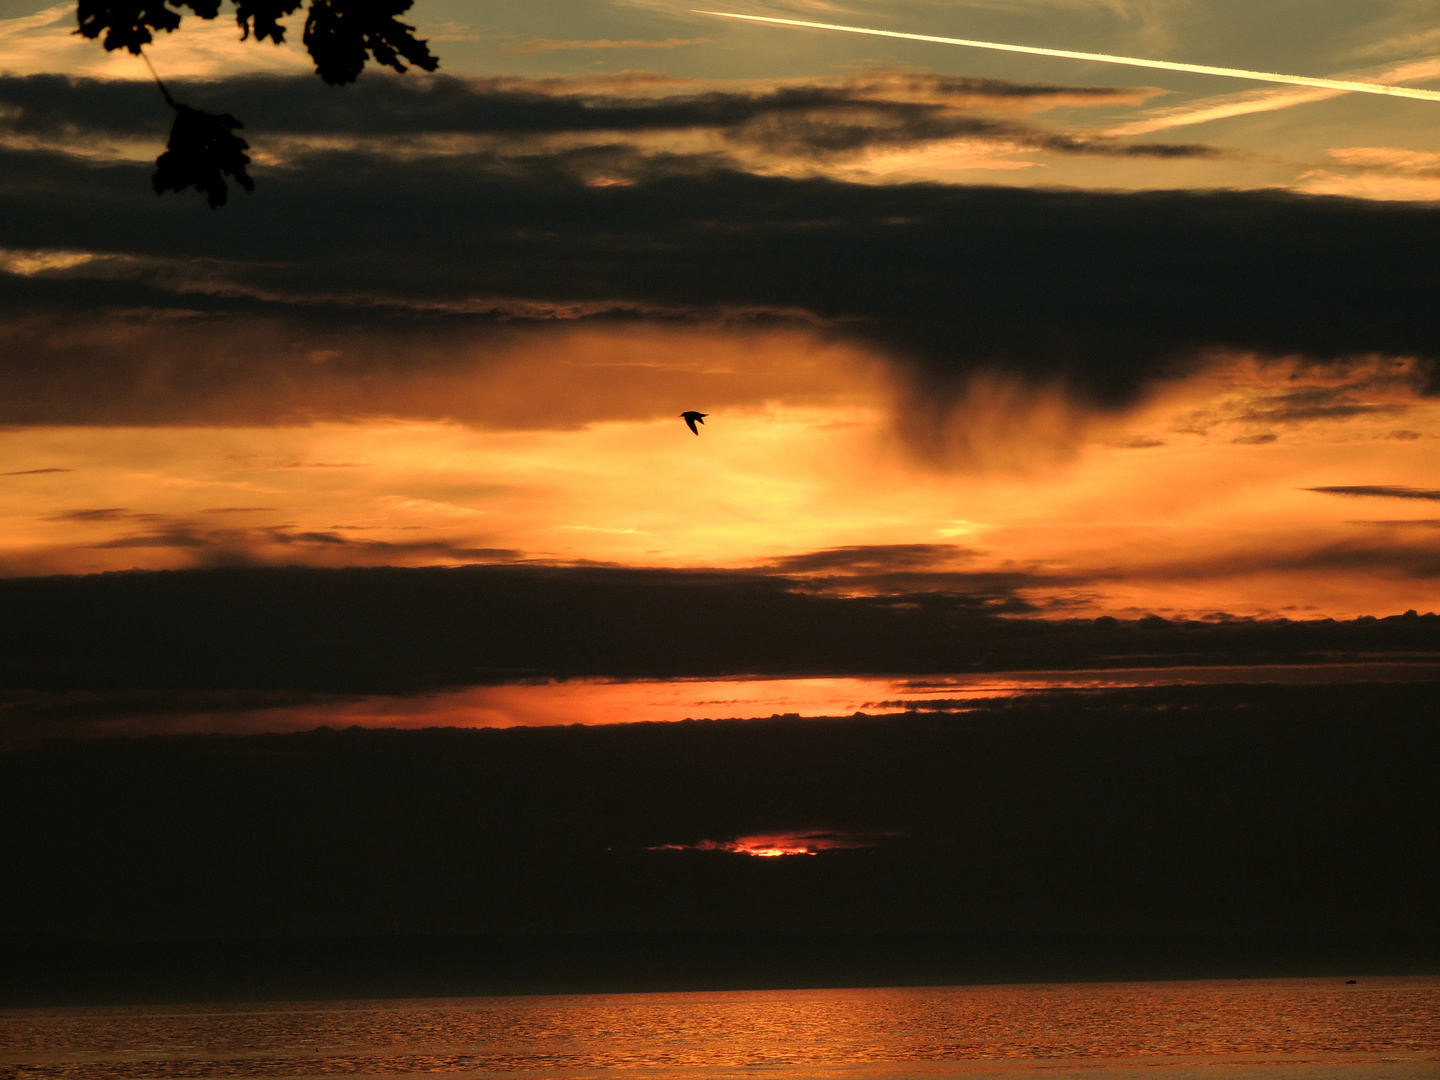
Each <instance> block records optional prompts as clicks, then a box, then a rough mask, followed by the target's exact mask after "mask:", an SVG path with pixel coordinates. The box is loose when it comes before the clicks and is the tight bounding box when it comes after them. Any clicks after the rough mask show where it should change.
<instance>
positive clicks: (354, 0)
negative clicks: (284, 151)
mask: <svg viewBox="0 0 1440 1080" xmlns="http://www.w3.org/2000/svg"><path fill="white" fill-rule="evenodd" d="M412 2H413V0H312V2H311V4H310V10H309V11H308V12H307V13H306V17H305V29H304V33H303V38H302V40H303V41H304V43H305V48H306V49H307V50H308V51H309V53H310V57H311V59H312V60H314V61H315V72H316V74H318V75H319V76H320V78H322V79H323V80H325V82H327V83H329V84H330V85H332V86H344V85H346V84H347V83H352V82H354V81H355V80H356V79H357V78H358V77H359V75H360V72H361V71H363V70H364V68H365V64H366V62H367V61H368V60H370V59H374V60H375V62H376V63H378V64H382V65H384V66H385V67H389V68H393V69H394V70H395V71H397V72H401V73H404V72H405V71H408V70H409V69H408V68H407V66H406V61H408V62H409V63H410V64H413V65H414V66H416V67H418V68H420V69H422V70H424V71H434V70H436V68H438V67H439V66H440V62H439V60H437V59H436V58H435V57H434V56H433V55H431V53H430V49H429V47H428V46H427V44H426V42H425V41H424V40H423V39H420V38H417V37H416V36H415V27H413V26H410V25H409V24H407V23H403V22H401V21H400V20H399V18H398V16H400V15H402V14H404V13H405V12H406V11H408V10H409V8H410V6H411V3H412ZM181 7H185V8H189V9H190V10H191V11H193V12H194V13H195V14H196V15H198V16H199V17H200V18H202V19H214V18H216V17H217V16H218V15H219V14H220V2H219V0H176V3H175V4H174V6H171V4H170V3H167V2H166V0H159V2H157V0H79V3H78V4H77V6H76V12H75V14H76V19H77V21H78V23H79V31H78V33H80V34H81V35H83V36H85V37H87V38H91V39H97V38H101V37H102V36H103V39H104V40H103V44H104V46H105V48H106V49H107V50H111V51H113V50H115V49H127V50H129V51H130V52H132V53H134V54H135V55H136V56H142V57H143V56H144V53H143V49H144V46H146V45H148V44H150V43H151V42H152V41H154V40H155V33H156V32H160V31H163V32H165V33H167V34H168V33H171V32H173V31H175V30H177V29H179V27H180V20H181V18H182V16H181V13H180V11H179V10H177V9H178V8H181ZM299 7H300V0H236V3H235V21H236V23H237V24H238V25H239V27H240V38H241V40H242V41H244V40H248V39H249V38H250V37H251V35H254V37H255V38H256V40H258V41H264V40H265V39H267V38H268V39H270V40H271V41H273V42H274V43H275V44H276V45H279V44H282V43H283V42H284V40H285V29H286V28H285V27H284V26H283V25H282V24H281V21H280V20H281V19H283V18H285V17H286V16H288V15H292V14H294V13H295V12H296V11H297V10H298V9H299ZM147 63H148V60H147ZM152 73H153V69H152ZM155 81H156V82H157V83H158V84H159V85H160V92H161V93H162V94H163V95H164V97H165V101H166V103H167V104H168V105H169V106H170V107H171V108H172V109H173V110H174V111H175V122H174V124H173V125H172V126H171V129H170V139H169V142H168V143H167V145H166V149H165V152H164V153H163V154H161V155H160V157H159V158H157V159H156V162H155V165H156V169H155V176H154V185H155V192H156V194H164V193H165V192H166V191H183V190H185V189H186V188H189V187H193V188H195V189H196V190H197V191H200V192H203V193H204V194H205V195H206V196H207V198H208V200H209V202H210V207H211V209H214V208H216V207H220V206H223V205H225V201H226V198H227V197H228V195H229V185H228V184H227V183H226V181H225V177H226V176H229V177H231V178H232V179H234V180H235V182H236V183H238V184H239V185H240V186H241V187H243V188H244V189H245V190H246V191H253V190H254V189H255V182H254V180H252V179H251V178H250V175H249V174H248V173H247V172H246V170H245V167H246V166H247V165H249V164H250V158H249V157H248V156H247V155H246V153H245V151H246V150H248V149H249V144H248V143H246V142H245V140H244V139H242V138H240V137H239V136H238V135H236V134H235V133H234V132H235V129H237V128H240V127H242V126H243V125H242V124H241V122H240V121H239V120H237V119H236V118H235V117H233V116H231V115H230V114H228V113H208V112H204V111H203V110H201V109H195V108H192V107H190V106H188V105H184V104H181V103H180V102H177V101H175V100H174V99H173V98H172V97H171V96H170V93H169V91H167V90H166V89H165V84H164V83H163V82H161V81H160V78H159V76H158V75H157V76H156V78H155Z"/></svg>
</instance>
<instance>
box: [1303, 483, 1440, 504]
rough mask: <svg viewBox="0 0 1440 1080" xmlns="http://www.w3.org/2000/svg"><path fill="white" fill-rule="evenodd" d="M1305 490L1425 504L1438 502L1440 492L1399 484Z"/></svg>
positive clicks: (1351, 485)
mask: <svg viewBox="0 0 1440 1080" xmlns="http://www.w3.org/2000/svg"><path fill="white" fill-rule="evenodd" d="M1305 490H1306V491H1318V492H1320V493H1321V494H1324V495H1344V496H1347V497H1349V498H1383V499H1421V500H1424V501H1426V502H1435V501H1437V500H1440V491H1435V490H1430V489H1428V488H1415V487H1405V486H1404V485H1401V484H1332V485H1329V486H1326V487H1313V488H1306V489H1305Z"/></svg>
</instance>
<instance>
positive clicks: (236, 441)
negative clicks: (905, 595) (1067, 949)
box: [0, 0, 1440, 618]
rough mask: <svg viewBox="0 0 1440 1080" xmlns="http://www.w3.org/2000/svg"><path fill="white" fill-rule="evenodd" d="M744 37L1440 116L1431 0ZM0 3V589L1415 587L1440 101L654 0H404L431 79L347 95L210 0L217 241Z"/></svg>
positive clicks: (1136, 0) (115, 59) (96, 85)
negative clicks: (316, 585) (538, 576)
mask: <svg viewBox="0 0 1440 1080" xmlns="http://www.w3.org/2000/svg"><path fill="white" fill-rule="evenodd" d="M722 7H724V5H722ZM730 7H731V8H734V9H735V10H737V11H743V12H748V13H760V14H773V15H778V16H781V17H791V18H800V19H820V20H822V21H833V22H843V23H848V24H852V25H862V26H873V27H877V28H884V29H896V30H902V31H908V32H916V33H927V34H941V35H949V36H959V37H968V38H976V39H982V40H990V41H999V42H1011V43H1020V44H1031V45H1041V46H1048V47H1054V48H1065V49H1079V50H1087V51H1096V52H1105V53H1115V54H1120V55H1128V56H1142V57H1150V58H1160V59H1171V60H1178V61H1184V62H1191V63H1205V64H1216V65H1224V66H1235V67H1245V68H1253V69H1260V70H1267V71H1279V72H1287V73H1293V74H1305V75H1319V76H1330V77H1340V78H1349V79H1362V80H1371V81H1382V82H1383V81H1390V82H1397V83H1404V84H1407V85H1412V86H1420V87H1424V86H1432V87H1433V86H1440V82H1436V81H1435V80H1437V79H1440V29H1436V27H1435V26H1434V25H1432V23H1431V22H1429V21H1428V20H1427V15H1428V14H1430V12H1429V11H1428V10H1427V9H1428V5H1426V4H1423V3H1414V2H1411V0H1389V2H1385V3H1375V4H1366V5H1356V4H1348V3H1339V2H1336V3H1327V4H1321V5H1318V6H1317V5H1316V4H1314V3H1306V4H1294V3H1285V4H1266V5H1259V6H1257V5H1254V4H1250V3H1239V2H1222V0H1204V2H1192V3H1185V4H1179V3H1166V2H1161V0H1111V2H1101V0H1094V2H1086V0H1015V2H1011V3H990V2H980V0H976V2H970V3H964V2H962V3H954V4H947V5H935V4H930V3H919V2H887V3H883V4H882V3H870V2H866V0H856V2H854V3H850V4H845V5H839V6H837V5H834V4H828V3H826V4H822V3H808V2H801V0H795V2H792V3H783V2H774V3H755V2H748V0H747V2H746V3H744V4H740V5H739V6H738V7H737V6H736V5H730ZM725 9H726V10H729V8H725ZM0 16H3V21H0V70H3V71H4V72H6V74H5V76H4V78H3V79H0V147H3V148H0V168H3V177H0V200H3V205H0V244H3V250H0V354H3V362H0V466H3V468H0V473H3V474H4V475H3V476H0V523H3V524H0V573H4V574H6V575H9V576H17V575H18V576H25V575H39V574H57V573H58V574H81V573H93V572H96V571H104V570H123V569H131V568H141V569H164V568H187V567H197V566H199V567H205V566H237V565H277V564H286V565H288V564H307V565H315V566H371V565H395V566H419V565H455V564H460V563H469V562H477V561H479V562H515V561H540V562H546V563H560V564H565V563H582V562H583V563H597V562H598V563H606V564H617V565H620V566H632V567H668V568H675V567H710V568H727V569H737V568H745V569H756V570H762V571H767V572H777V573H793V572H795V567H796V566H797V565H800V564H799V563H797V562H796V561H795V560H796V559H797V558H799V557H802V556H808V555H811V554H813V553H824V552H831V553H832V556H831V557H830V562H829V564H828V565H831V566H835V565H838V564H837V563H836V561H835V560H836V558H837V557H838V558H840V559H841V561H847V562H848V563H849V564H850V565H851V567H852V568H854V567H858V568H860V570H866V569H867V568H868V569H869V570H873V569H874V568H875V567H876V566H879V565H881V564H884V565H887V566H890V567H891V568H892V569H893V568H897V567H896V560H897V559H900V560H902V561H903V563H904V566H903V569H904V570H905V571H906V572H908V573H911V574H918V573H920V572H922V571H923V572H926V573H930V574H932V575H938V576H937V577H936V578H935V580H936V581H937V582H938V581H941V580H943V581H944V582H947V583H948V584H946V585H944V586H943V587H944V588H949V589H957V590H962V591H963V590H964V589H965V588H966V584H965V583H966V582H967V581H969V580H979V579H982V578H987V577H988V576H993V575H995V574H1015V575H1023V576H1024V577H1025V578H1026V584H1025V585H1024V587H1023V588H1021V589H1020V590H1019V595H1020V596H1022V597H1023V599H1024V600H1025V601H1026V602H1027V603H1028V604H1029V605H1032V607H1033V610H1034V611H1035V612H1037V613H1039V614H1042V615H1043V614H1054V615H1085V616H1094V615H1098V614H1115V615H1120V616H1122V617H1126V616H1128V617H1134V616H1137V615H1143V614H1146V613H1152V612H1153V613H1160V614H1164V615H1167V616H1182V617H1197V616H1205V615H1209V614H1212V613H1216V612H1224V613H1229V614H1235V615H1261V616H1278V615H1286V616H1289V617H1292V618H1300V617H1317V616H1334V617H1340V618H1351V617H1354V616H1356V615H1361V614H1376V615H1386V614H1393V613H1398V612H1401V611H1404V610H1406V609H1408V608H1416V609H1418V610H1419V611H1421V612H1424V611H1426V610H1428V609H1431V608H1434V607H1436V606H1437V604H1436V601H1437V589H1440V548H1437V540H1440V531H1437V528H1440V509H1437V501H1440V471H1437V463H1440V451H1437V447H1440V442H1437V439H1440V414H1437V408H1440V403H1437V399H1436V398H1435V397H1434V396H1432V395H1433V393H1434V391H1435V390H1436V389H1437V387H1440V381H1437V380H1440V376H1437V373H1436V368H1435V363H1436V358H1437V357H1440V323H1437V322H1436V320H1435V319H1434V317H1433V312H1432V309H1433V295H1434V291H1433V287H1432V286H1433V280H1434V279H1433V270H1432V263H1431V260H1432V259H1433V252H1434V251H1435V250H1436V243H1435V241H1436V240H1437V239H1440V214H1437V213H1436V211H1435V210H1434V209H1433V204H1431V203H1427V202H1425V201H1424V200H1432V199H1436V198H1440V125H1437V124H1436V122H1435V120H1436V117H1437V116H1440V111H1437V110H1440V103H1437V102H1427V101H1414V100H1402V99H1394V98H1388V97H1381V96H1376V95H1364V94H1343V93H1336V92H1333V91H1328V90H1315V89H1308V88H1303V87H1286V86H1273V85H1264V84H1257V83H1248V82H1244V81H1237V80H1231V79H1223V78H1216V77H1207V76H1199V75H1191V74H1181V73H1172V72H1161V71H1142V70H1137V69H1133V68H1122V67H1114V66H1106V65H1101V64H1096V63H1087V62H1077V61H1072V60H1061V59H1051V58H1043V57H1035V56H1019V55H1013V54H1003V53H994V52H985V51H980V50H975V49H966V48H958V47H948V46H941V45H934V44H925V43H918V42H906V41H896V40H886V39H880V38H873V37H856V36H852V35H846V34H837V33H827V32H823V31H818V30H802V29H793V28H783V27H770V26H760V25H756V24H747V23H740V22H734V21H728V20H721V19H716V18H712V17H707V16H703V15H699V14H695V13H693V12H691V11H689V10H688V8H687V7H686V5H683V4H674V3H669V2H666V0H607V2H603V3H594V2H587V3H567V2H558V0H546V2H541V3H531V4H523V5H521V4H499V3H458V2H456V3H440V2H427V0H422V2H421V3H420V4H419V5H418V6H417V7H416V8H415V9H414V10H413V11H412V12H411V13H410V16H407V17H409V18H412V19H413V21H414V22H415V23H416V24H417V25H418V27H419V31H420V33H421V35H422V36H428V37H429V39H430V41H431V44H432V48H433V49H434V51H435V52H436V53H437V54H438V55H439V56H440V58H441V62H442V67H441V74H440V75H438V76H434V77H431V76H426V75H424V74H422V73H417V72H411V73H409V74H407V75H405V76H392V75H388V74H377V73H374V72H373V71H372V72H367V74H366V75H365V76H363V77H362V79H361V81H360V82H359V84H358V85H356V86H354V87H349V88H343V89H341V88H333V87H327V86H325V85H323V84H322V83H320V82H319V80H318V79H315V78H314V77H313V76H311V75H309V74H307V63H308V61H307V58H306V57H305V56H304V54H303V52H302V51H300V49H299V46H298V43H296V44H295V45H294V47H291V46H286V47H281V48H276V47H274V46H272V45H271V44H270V43H268V42H267V43H256V42H253V41H252V42H245V43H242V42H240V41H238V40H237V33H236V31H235V28H234V25H233V22H230V21H228V16H226V17H223V18H221V19H219V20H217V21H216V22H214V23H208V24H207V23H203V22H202V21H201V20H199V19H197V18H193V17H192V18H187V19H186V21H185V23H184V25H183V27H182V29H181V31H179V32H178V33H175V34H173V35H169V36H167V37H164V38H163V39H162V40H161V41H159V42H158V43H156V44H155V45H154V46H153V47H152V48H151V49H150V50H149V53H150V55H151V57H152V60H153V63H154V65H155V68H156V70H157V72H159V73H160V74H161V76H162V77H164V78H166V79H167V80H169V81H170V82H171V83H172V84H173V86H174V90H175V93H176V96H177V97H178V98H180V99H181V100H188V101H191V102H193V103H195V104H197V105H200V106H202V107H207V108H211V109H214V110H217V111H229V112H233V113H234V114H235V115H237V116H239V117H241V118H242V119H243V121H244V122H245V125H246V126H245V128H244V129H243V134H244V135H245V137H246V138H247V139H248V140H249V141H250V143H251V147H252V156H253V158H254V166H253V174H254V176H255V178H256V180H257V183H258V188H257V190H256V191H255V192H254V193H253V194H246V193H243V192H240V191H238V190H237V191H233V192H232V195H231V198H230V201H229V204H228V205H227V206H225V207H224V208H223V209H220V210H217V211H211V210H210V209H208V208H207V207H206V206H205V205H204V201H203V199H202V198H201V197H200V196H199V195H198V194H195V193H193V192H189V193H184V194H181V195H167V196H165V197H164V198H158V199H157V198H156V197H155V195H154V194H153V193H152V192H151V190H150V187H149V182H148V174H149V170H150V165H149V164H148V163H149V161H150V160H151V159H153V157H154V156H155V154H156V153H158V151H159V150H160V149H161V148H162V147H163V140H164V136H165V131H166V128H167V124H168V110H166V109H165V108H164V104H163V102H162V101H161V100H160V97H159V95H158V93H156V91H155V88H154V87H153V85H151V84H150V82H149V76H148V73H147V71H146V70H145V68H144V65H143V64H142V63H141V61H140V60H138V59H136V58H134V57H132V56H129V55H128V54H125V53H123V52H116V53H106V52H105V51H104V50H103V49H102V48H101V47H100V46H99V45H98V44H97V43H95V42H92V41H88V40H85V39H82V38H79V37H77V36H75V35H74V34H73V33H72V32H71V27H72V25H73V10H72V9H71V8H70V7H68V6H66V5H61V6H58V7H56V6H48V7H47V6H37V5H35V4H33V3H22V2H17V0H4V3H3V5H0ZM292 36H295V35H293V34H292ZM1320 196H1326V197H1327V198H1320ZM1417 200H1418V201H1417ZM685 409H698V410H701V411H703V412H707V413H709V414H710V415H709V418H708V419H707V422H706V425H705V427H704V428H703V429H702V432H701V435H700V437H699V438H696V437H695V436H692V435H691V434H690V432H689V431H687V430H686V429H685V427H684V425H683V424H682V423H681V422H680V421H679V419H678V418H677V416H678V413H680V412H681V411H683V410H685ZM837 551H838V552H842V553H843V555H842V556H835V555H834V554H833V553H835V552H837ZM857 572H858V571H857ZM856 587H859V586H858V585H857V586H856ZM935 587H937V588H939V587H942V586H940V585H936V586H935Z"/></svg>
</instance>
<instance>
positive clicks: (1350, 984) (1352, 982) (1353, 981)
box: [1345, 979, 1355, 986]
mask: <svg viewBox="0 0 1440 1080" xmlns="http://www.w3.org/2000/svg"><path fill="white" fill-rule="evenodd" d="M1345 985H1346V986H1354V985H1355V980H1354V979H1346V980H1345Z"/></svg>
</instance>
